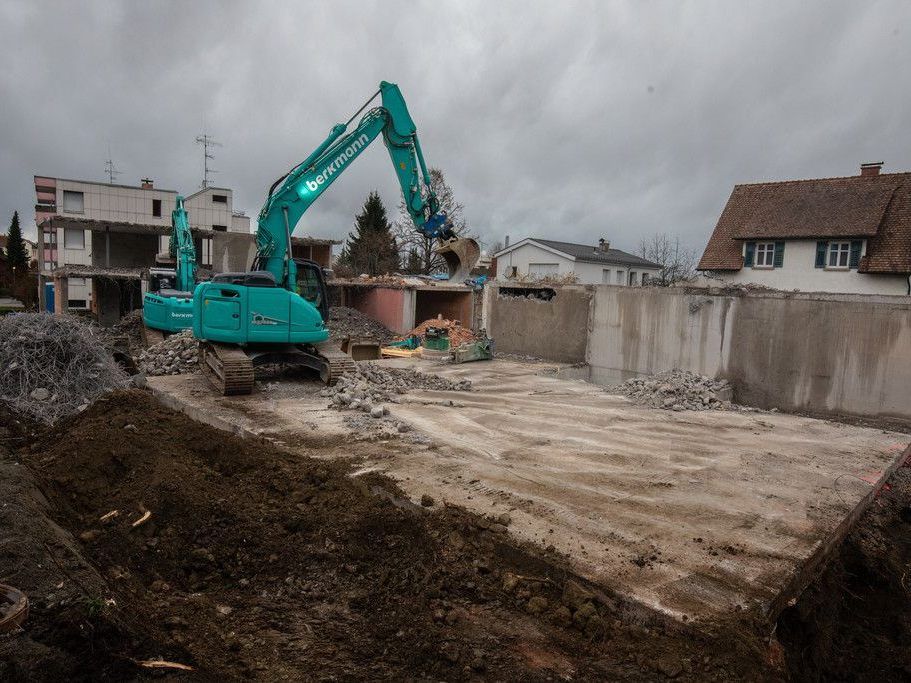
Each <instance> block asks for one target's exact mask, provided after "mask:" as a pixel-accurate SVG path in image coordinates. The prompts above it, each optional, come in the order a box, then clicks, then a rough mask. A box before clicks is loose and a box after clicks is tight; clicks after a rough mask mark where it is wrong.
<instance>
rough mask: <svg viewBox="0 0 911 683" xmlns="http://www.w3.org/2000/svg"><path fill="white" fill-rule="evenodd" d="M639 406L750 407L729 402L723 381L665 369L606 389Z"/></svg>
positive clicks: (671, 407)
mask: <svg viewBox="0 0 911 683" xmlns="http://www.w3.org/2000/svg"><path fill="white" fill-rule="evenodd" d="M609 391H610V392H611V393H614V394H623V395H624V396H626V397H627V398H630V399H632V400H633V401H634V402H636V403H639V404H640V405H646V406H651V407H653V408H663V409H664V410H677V411H679V410H740V411H752V410H754V409H753V408H749V407H747V406H739V405H737V404H735V403H731V399H732V397H733V390H732V388H731V385H730V383H729V382H728V381H727V380H726V379H721V380H715V379H711V378H710V377H705V376H703V375H697V374H696V373H695V372H690V371H689V370H668V371H666V372H659V373H658V374H656V375H652V376H650V377H636V378H634V379H630V380H627V381H626V382H623V383H622V384H618V385H616V386H613V387H610V389H609Z"/></svg>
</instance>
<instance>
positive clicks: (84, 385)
mask: <svg viewBox="0 0 911 683" xmlns="http://www.w3.org/2000/svg"><path fill="white" fill-rule="evenodd" d="M100 342H101V340H100V339H99V338H98V336H97V335H96V334H95V332H94V331H93V330H92V328H91V327H89V326H88V325H86V324H84V323H82V322H81V321H79V320H78V319H77V318H76V317H73V316H53V315H49V314H47V313H22V314H15V315H8V316H5V317H3V318H0V368H3V372H0V400H2V401H4V402H5V403H7V404H8V405H9V406H10V408H11V409H12V410H14V411H15V412H17V413H19V414H21V415H26V416H28V417H32V418H34V419H36V420H39V421H41V422H45V423H47V424H53V423H54V422H56V421H57V420H59V419H60V418H62V417H66V416H67V415H71V414H73V413H76V412H78V411H81V410H84V409H85V408H86V407H87V406H88V405H89V404H90V403H91V402H92V401H94V400H95V399H96V398H97V397H99V396H100V395H102V394H104V393H106V392H109V391H113V390H115V389H121V388H124V387H126V386H127V384H128V381H129V380H128V377H127V375H126V373H124V372H123V371H122V370H121V369H120V368H119V367H118V365H117V363H116V362H115V361H114V359H113V358H112V357H111V356H110V354H108V352H107V350H106V349H105V347H104V345H103V344H102V343H100Z"/></svg>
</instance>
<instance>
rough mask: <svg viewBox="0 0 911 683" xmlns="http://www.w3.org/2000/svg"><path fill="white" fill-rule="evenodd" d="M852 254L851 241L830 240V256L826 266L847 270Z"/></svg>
mask: <svg viewBox="0 0 911 683" xmlns="http://www.w3.org/2000/svg"><path fill="white" fill-rule="evenodd" d="M850 254H851V243H850V242H829V258H828V260H827V261H826V264H827V265H826V267H827V268H843V269H845V270H847V269H848V263H849V258H850Z"/></svg>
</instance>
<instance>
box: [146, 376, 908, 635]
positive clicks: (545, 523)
mask: <svg viewBox="0 0 911 683" xmlns="http://www.w3.org/2000/svg"><path fill="white" fill-rule="evenodd" d="M383 362H384V363H389V364H391V365H398V366H408V365H418V366H419V367H421V369H422V370H424V371H432V372H438V373H439V374H444V375H448V376H458V377H467V378H470V379H471V380H472V381H473V383H474V390H473V391H471V392H429V391H421V392H413V393H411V394H409V395H407V397H406V398H405V401H404V402H403V403H401V404H399V405H393V406H391V412H392V416H393V417H394V418H399V419H403V420H405V421H407V422H409V423H411V424H412V425H413V426H414V427H415V428H416V429H417V430H420V431H421V432H424V433H425V434H427V435H430V437H431V439H432V443H431V444H420V443H408V442H407V441H398V440H392V441H386V440H385V439H383V441H386V442H385V443H383V442H381V443H377V442H373V443H364V444H350V446H348V447H346V448H345V452H346V453H350V454H352V455H356V456H357V455H359V456H360V457H362V458H363V460H364V464H365V466H366V467H371V468H372V467H376V468H379V469H383V470H385V471H386V472H388V474H389V475H391V476H392V477H393V478H395V479H396V480H398V481H399V482H400V485H401V486H402V488H403V489H404V490H405V491H406V492H407V493H408V494H409V495H410V496H412V497H413V498H414V499H415V500H417V499H418V498H420V496H421V495H422V494H425V493H426V494H429V495H431V496H432V497H434V498H435V499H436V500H437V501H446V502H448V503H453V504H458V505H463V506H465V507H467V508H470V509H473V510H476V511H478V512H481V513H485V514H488V513H493V514H499V513H502V512H509V514H510V516H511V518H512V520H513V521H512V523H511V525H510V531H511V532H512V533H514V534H515V535H516V536H518V537H519V538H521V539H524V540H530V541H533V542H536V543H539V544H541V545H544V546H548V545H553V546H554V547H555V548H556V549H557V550H559V551H561V552H563V553H565V554H566V555H567V556H568V557H569V558H570V560H571V562H572V564H573V566H574V568H575V569H576V570H577V571H578V572H579V573H580V574H581V575H582V576H585V577H586V578H588V579H590V580H592V581H593V582H595V583H597V584H599V585H601V586H603V587H604V589H605V590H606V591H607V592H609V593H611V594H613V595H615V596H617V597H618V598H619V599H621V600H622V601H625V602H628V603H629V604H630V605H632V606H642V607H646V608H648V609H649V610H651V611H654V613H657V614H660V615H664V616H669V617H672V618H674V619H678V620H682V621H688V622H690V623H699V622H714V621H716V620H719V619H723V618H724V617H725V616H726V615H730V614H731V613H733V612H736V611H738V610H745V609H748V610H757V611H758V612H759V613H761V614H762V615H765V616H766V617H767V618H769V619H770V620H772V619H774V618H775V617H776V616H777V614H778V612H779V611H780V610H781V609H783V607H784V606H785V605H786V604H787V601H788V600H790V599H792V598H794V597H796V595H797V594H798V593H799V591H800V590H802V589H803V587H804V586H805V585H806V584H807V583H808V582H809V581H810V580H811V579H812V577H813V575H814V573H813V572H814V567H816V565H817V564H818V563H819V562H820V561H821V560H823V559H824V557H825V555H826V554H827V552H829V551H830V550H831V549H832V547H834V546H835V545H837V543H838V542H840V540H841V538H842V537H843V535H844V534H845V533H846V532H847V530H848V528H850V524H851V523H852V521H853V520H854V519H856V517H857V516H859V514H860V512H861V510H862V508H863V506H864V505H865V504H866V503H867V502H868V501H869V500H870V499H871V498H872V495H873V493H874V492H875V491H876V490H878V487H879V486H880V485H881V484H882V483H883V482H884V481H885V479H886V478H887V476H888V474H889V473H891V471H892V469H894V467H896V466H898V464H899V463H900V461H901V460H902V459H903V454H905V452H906V449H907V448H908V441H909V438H908V436H907V435H905V434H900V433H895V432H887V431H883V430H879V429H870V428H861V427H854V426H849V425H845V424H840V423H834V422H827V421H822V420H815V419H810V418H804V417H797V416H792V415H783V414H778V413H767V412H758V413H735V412H709V411H706V412H681V413H676V412H669V411H662V410H656V409H649V408H643V407H639V406H636V405H633V404H632V403H630V402H629V401H628V400H627V399H625V398H623V397H620V396H615V395H611V394H607V393H605V392H604V391H603V390H602V389H600V388H599V387H597V386H594V385H592V384H588V383H586V382H582V381H571V380H564V379H556V378H554V377H552V376H540V375H536V374H535V373H537V372H540V370H541V366H540V365H528V364H521V363H513V362H508V361H492V362H487V363H471V364H465V365H459V366H438V365H430V364H429V363H426V362H423V363H422V362H421V361H418V360H413V359H399V360H395V361H383ZM149 383H150V386H152V388H153V390H155V391H156V393H158V394H159V395H160V396H162V397H163V398H164V399H165V400H166V402H168V403H170V405H172V407H176V408H179V409H182V410H184V411H186V412H188V413H189V414H191V416H193V417H196V418H197V419H202V420H203V421H206V422H209V423H213V424H216V426H221V427H222V428H227V429H231V430H234V431H239V432H244V431H246V432H248V433H256V434H261V435H265V436H271V437H273V438H275V439H277V440H279V441H280V442H281V443H283V444H285V445H288V446H290V447H292V448H293V447H294V446H295V445H297V444H300V445H302V446H306V445H313V444H317V443H320V440H321V439H326V438H331V437H336V438H344V434H345V433H346V431H347V430H348V428H347V427H346V425H345V423H344V417H345V415H346V414H345V413H339V412H338V411H334V410H329V409H327V408H326V405H327V403H328V401H327V400H326V399H325V398H321V397H319V395H318V391H319V386H318V385H311V386H310V388H309V389H308V388H307V387H306V383H303V384H301V385H274V386H273V387H272V389H268V388H267V389H266V390H265V391H263V392H261V393H259V394H254V395H252V396H249V397H242V398H236V397H235V398H223V397H217V396H214V395H213V394H212V393H211V392H210V391H209V390H208V389H207V387H206V385H205V383H204V381H203V380H202V379H201V378H199V377H193V376H178V377H162V378H150V380H149ZM295 386H296V387H298V388H297V389H295V388H294V387H295ZM449 400H453V401H454V402H455V403H456V406H455V407H453V406H448V405H445V403H446V402H448V401H449Z"/></svg>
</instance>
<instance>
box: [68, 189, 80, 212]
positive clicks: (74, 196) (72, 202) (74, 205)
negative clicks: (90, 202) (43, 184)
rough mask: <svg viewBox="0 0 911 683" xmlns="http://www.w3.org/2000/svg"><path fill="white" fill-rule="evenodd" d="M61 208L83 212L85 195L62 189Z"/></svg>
mask: <svg viewBox="0 0 911 683" xmlns="http://www.w3.org/2000/svg"><path fill="white" fill-rule="evenodd" d="M63 210H64V211H67V212H69V213H85V197H84V196H83V194H82V193H81V192H71V191H69V190H64V191H63Z"/></svg>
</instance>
